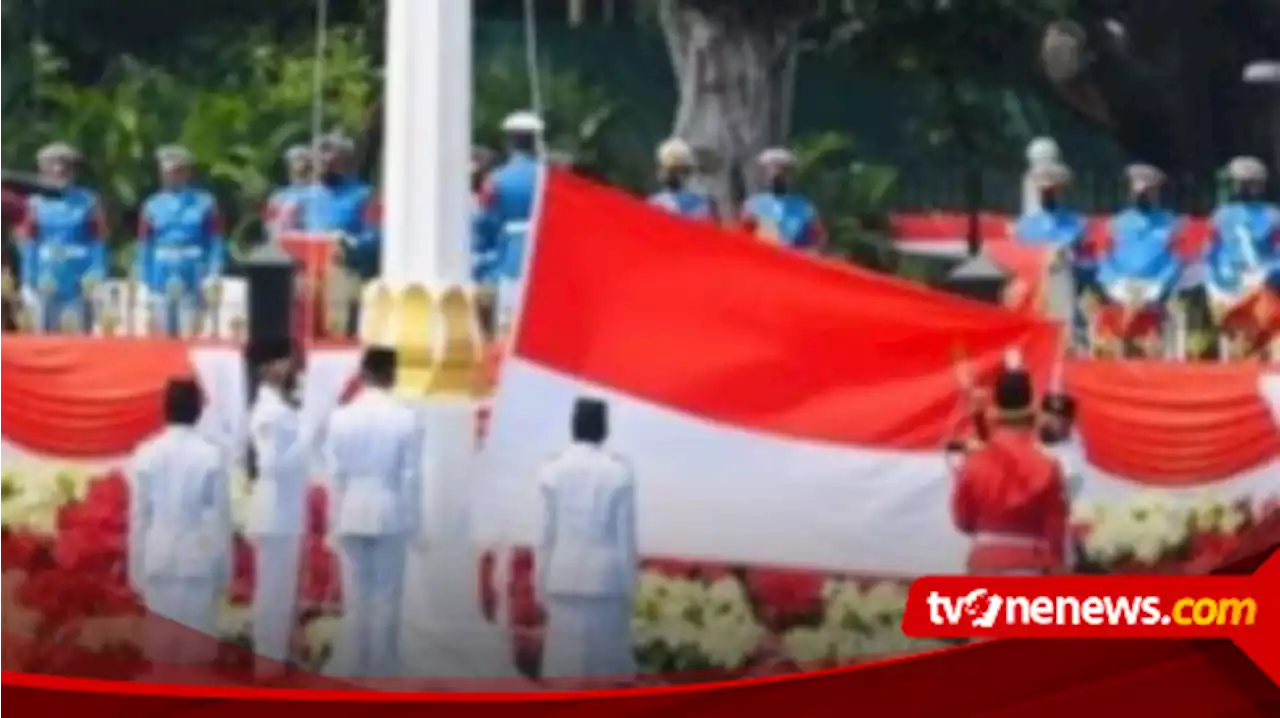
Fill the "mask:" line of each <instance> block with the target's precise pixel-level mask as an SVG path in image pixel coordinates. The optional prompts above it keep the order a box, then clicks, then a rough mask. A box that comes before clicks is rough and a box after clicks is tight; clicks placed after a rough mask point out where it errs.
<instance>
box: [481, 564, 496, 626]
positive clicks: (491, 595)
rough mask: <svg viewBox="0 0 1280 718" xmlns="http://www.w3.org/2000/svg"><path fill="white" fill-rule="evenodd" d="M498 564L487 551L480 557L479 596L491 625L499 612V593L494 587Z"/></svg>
mask: <svg viewBox="0 0 1280 718" xmlns="http://www.w3.org/2000/svg"><path fill="white" fill-rule="evenodd" d="M497 563H498V561H497V559H496V558H494V555H493V552H492V551H485V552H484V554H483V555H481V556H480V572H479V575H478V576H477V579H478V580H479V586H477V591H478V593H477V596H478V597H479V599H480V611H481V613H483V614H484V618H485V620H486V621H489V622H490V623H492V622H493V620H494V618H495V617H496V616H497V612H498V592H497V591H496V590H494V587H493V582H494V569H495V568H496V567H497Z"/></svg>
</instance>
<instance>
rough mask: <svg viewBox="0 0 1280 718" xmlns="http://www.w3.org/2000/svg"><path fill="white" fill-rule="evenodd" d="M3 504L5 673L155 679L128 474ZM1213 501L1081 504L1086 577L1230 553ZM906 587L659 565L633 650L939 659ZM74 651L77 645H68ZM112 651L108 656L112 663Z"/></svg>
mask: <svg viewBox="0 0 1280 718" xmlns="http://www.w3.org/2000/svg"><path fill="white" fill-rule="evenodd" d="M0 496H2V498H3V511H2V515H3V533H2V536H3V568H4V624H5V626H4V628H5V633H6V637H7V638H8V637H15V636H16V637H21V638H25V639H29V640H24V641H21V642H20V645H17V646H16V647H14V642H13V641H7V642H6V647H5V648H6V650H5V656H4V667H5V668H6V669H17V670H28V671H39V672H47V673H62V674H75V675H83V674H85V673H86V672H87V671H88V669H86V668H85V665H87V664H86V663H85V662H84V661H83V652H84V650H87V651H90V652H93V653H96V655H98V656H99V660H98V661H97V662H96V663H95V664H94V665H96V666H98V668H96V669H94V671H88V672H95V671H96V672H95V675H97V674H100V673H101V672H102V671H101V666H102V665H109V666H111V667H112V668H111V675H109V676H103V677H116V678H120V677H129V676H130V675H136V674H137V673H139V672H142V671H144V670H146V665H145V661H144V660H142V657H141V653H140V651H139V649H138V647H137V642H138V638H139V636H138V635H137V633H138V623H137V617H138V616H139V615H141V613H142V608H141V606H140V605H139V602H138V600H137V597H136V596H135V595H134V594H133V592H132V590H131V589H130V587H129V585H128V582H127V571H126V570H125V560H126V559H125V555H126V546H125V543H126V532H127V525H126V524H127V516H128V486H127V483H126V481H125V479H124V478H123V477H122V476H121V475H120V474H118V473H108V474H104V475H97V476H94V475H88V474H71V473H61V474H56V475H42V476H35V475H30V476H23V475H16V474H6V475H5V476H4V477H3V481H2V482H0ZM248 496H249V485H248V482H247V481H246V480H245V479H244V478H243V477H240V478H237V479H236V480H235V483H234V486H233V490H232V497H233V498H232V511H233V515H234V516H235V517H236V521H237V525H238V526H243V518H244V516H245V513H246V511H247V509H248ZM308 502H309V506H308V532H307V536H306V539H305V542H304V561H303V564H302V566H301V569H300V570H301V571H302V574H301V576H300V581H299V595H298V598H299V602H300V608H301V610H300V612H299V626H298V631H297V634H296V637H295V640H296V651H297V654H298V656H299V657H300V658H301V660H302V661H303V662H304V663H305V664H306V665H308V666H310V667H312V668H319V667H321V666H322V665H323V663H324V661H325V660H327V658H328V656H329V655H330V654H331V653H332V646H333V641H334V637H335V636H336V634H337V622H338V617H339V615H340V612H341V591H340V587H339V581H338V572H337V566H336V560H335V557H334V556H333V554H332V552H331V551H330V550H329V549H328V547H327V546H325V544H324V541H323V535H324V529H325V515H324V514H325V509H326V505H327V504H326V501H325V496H324V491H323V489H322V488H320V487H315V488H313V490H312V491H311V493H310V495H309V497H308ZM1274 508H1275V504H1274V502H1273V503H1272V504H1271V505H1268V506H1262V507H1258V509H1257V510H1253V509H1252V508H1251V507H1250V506H1248V505H1246V504H1243V503H1227V502H1222V501H1218V500H1216V499H1214V498H1212V497H1208V496H1206V497H1205V499H1204V500H1203V501H1201V502H1200V503H1198V504H1197V505H1195V506H1194V507H1192V508H1191V509H1177V508H1174V507H1173V506H1171V505H1168V504H1165V503H1163V502H1161V501H1159V500H1157V499H1145V498H1144V499H1140V500H1137V501H1135V502H1133V503H1131V504H1125V505H1104V506H1097V505H1094V506H1080V507H1077V510H1076V512H1075V516H1074V518H1073V532H1074V536H1075V537H1076V539H1077V544H1078V546H1079V554H1080V558H1081V568H1082V570H1086V571H1090V572H1126V573H1132V572H1141V573H1155V572H1177V571H1185V570H1188V568H1189V567H1193V566H1199V565H1206V564H1208V565H1212V564H1213V562H1214V561H1215V559H1218V560H1220V559H1221V558H1223V557H1225V556H1226V555H1228V554H1229V553H1230V552H1231V551H1232V550H1233V549H1234V548H1235V547H1236V546H1237V545H1238V544H1239V542H1240V538H1241V536H1242V535H1243V534H1244V533H1245V532H1247V531H1248V530H1249V528H1250V527H1251V526H1253V525H1254V523H1255V521H1256V520H1257V518H1258V517H1259V516H1260V515H1261V514H1260V513H1259V512H1264V511H1269V510H1273V509H1274ZM234 550H235V571H234V578H233V580H232V582H231V585H230V586H229V587H228V591H227V601H226V603H225V605H224V607H223V610H222V613H221V616H220V622H219V623H220V632H221V633H222V637H223V638H225V639H227V641H228V643H227V649H226V650H225V651H224V655H223V658H224V662H225V663H226V667H227V668H228V669H229V670H241V669H245V668H247V665H246V662H247V660H248V657H249V656H250V655H251V654H250V653H249V651H248V650H238V649H251V647H252V646H251V637H250V636H251V631H250V628H251V624H250V622H251V616H250V612H249V609H248V602H249V600H250V598H251V596H252V595H253V579H254V567H253V549H252V547H251V545H250V544H249V542H248V541H246V540H245V539H244V537H243V536H242V535H240V534H239V533H237V536H236V538H235V549H234ZM509 558H510V565H509V568H510V570H509V571H508V572H506V573H507V576H508V578H509V581H508V584H507V586H506V587H505V593H504V594H503V597H504V599H505V602H504V605H505V608H506V610H505V612H504V613H505V619H506V620H508V621H509V622H510V625H511V628H512V637H513V641H512V646H513V651H514V654H515V658H516V660H517V662H518V664H519V665H520V666H521V668H522V670H523V671H524V672H525V673H527V674H529V675H531V676H536V675H537V673H538V663H539V658H540V654H541V646H542V633H543V625H544V622H545V613H544V611H543V609H542V606H541V605H540V603H539V601H538V597H537V595H536V591H535V588H534V580H533V576H534V557H533V554H532V552H531V551H529V550H528V549H516V550H514V551H512V552H511V553H510V554H509ZM495 563H496V558H495V557H494V556H493V555H492V554H487V555H485V556H484V557H482V559H481V562H480V567H479V571H478V573H479V578H480V580H479V600H480V601H481V606H482V608H483V609H484V610H485V612H486V615H488V616H489V617H490V619H491V620H497V614H498V613H499V611H498V610H497V609H498V604H499V601H498V600H497V597H498V595H499V593H498V587H497V586H495V578H494V577H495V575H496V573H497V572H495V571H494V565H495ZM906 595H907V585H906V581H905V580H903V579H887V578H880V579H877V578H872V577H861V576H841V575H831V574H824V573H820V572H815V571H802V570H785V569H771V568H760V567H742V566H727V565H716V564H709V563H690V562H684V561H672V560H649V561H646V562H645V563H644V565H643V569H642V573H641V576H640V585H639V591H638V595H637V599H636V609H635V616H634V618H633V623H632V627H633V635H634V640H635V650H636V655H637V657H638V659H639V661H640V664H641V667H642V669H643V670H644V671H645V672H646V673H650V674H659V673H660V674H664V676H670V675H691V676H697V677H699V678H706V677H721V678H723V677H733V676H743V675H760V674H770V673H779V672H786V671H791V670H796V668H797V667H798V666H801V665H803V666H805V667H806V668H809V667H814V666H819V667H820V666H832V665H840V664H846V663H851V662H858V661H865V660H871V659H880V658H884V657H886V656H892V655H902V654H907V653H913V652H919V651H925V650H931V649H933V648H936V647H939V646H940V645H941V644H939V643H937V642H931V641H919V640H913V639H910V638H907V637H906V636H904V635H902V633H901V631H900V629H899V626H900V624H901V616H902V611H903V608H904V605H905V602H906ZM74 647H78V648H79V649H83V650H81V651H79V652H77V651H73V650H70V649H71V648H74ZM102 656H111V660H109V661H103V660H101V657H102Z"/></svg>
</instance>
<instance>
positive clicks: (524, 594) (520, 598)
mask: <svg viewBox="0 0 1280 718" xmlns="http://www.w3.org/2000/svg"><path fill="white" fill-rule="evenodd" d="M509 557H510V558H509V559H508V560H509V563H508V566H509V567H510V569H509V573H508V581H507V586H506V591H505V595H506V601H507V604H506V608H507V614H508V616H509V617H510V620H511V625H512V626H520V627H530V626H541V625H542V624H543V622H544V621H545V616H544V614H543V609H542V605H541V604H540V603H539V602H538V596H537V590H536V587H535V584H534V580H535V572H534V555H533V550H532V549H529V548H517V549H514V550H512V552H511V553H510V554H509ZM478 569H479V581H480V587H479V593H480V606H481V610H482V611H483V612H484V615H485V617H486V618H488V619H489V620H490V621H492V620H495V618H496V616H497V612H498V595H499V594H498V588H497V582H498V579H497V558H496V557H495V556H494V554H493V553H492V552H485V554H484V555H482V556H481V557H480V564H479V567H478Z"/></svg>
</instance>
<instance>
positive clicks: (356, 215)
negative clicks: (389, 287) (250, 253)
mask: <svg viewBox="0 0 1280 718" xmlns="http://www.w3.org/2000/svg"><path fill="white" fill-rule="evenodd" d="M319 179H320V181H319V182H318V183H315V184H314V185H313V186H312V189H311V191H310V192H309V193H307V194H306V202H305V203H304V205H305V208H304V211H303V219H302V227H303V229H306V230H307V231H309V232H332V233H335V234H337V235H338V237H339V238H340V240H341V242H342V245H343V264H344V265H345V266H346V267H347V269H348V270H350V271H351V272H353V273H354V274H356V275H357V276H359V277H361V278H363V279H369V278H371V277H373V276H374V275H376V274H377V271H378V242H379V234H378V227H377V222H376V216H377V211H376V207H375V201H374V192H373V187H372V186H371V185H370V184H369V183H368V182H365V181H364V180H362V179H360V178H359V176H357V174H356V166H355V143H354V142H352V141H351V138H349V137H347V136H346V135H344V134H342V133H341V132H334V133H331V134H329V135H328V136H326V137H325V138H324V140H323V141H322V142H321V143H320V177H319Z"/></svg>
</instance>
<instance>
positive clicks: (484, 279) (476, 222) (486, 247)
mask: <svg viewBox="0 0 1280 718" xmlns="http://www.w3.org/2000/svg"><path fill="white" fill-rule="evenodd" d="M483 202H484V200H483V198H482V197H480V196H475V197H473V198H472V206H471V278H472V280H473V281H475V283H476V284H492V283H493V281H494V280H495V279H496V275H497V271H498V260H499V259H501V256H500V254H499V250H500V248H501V246H500V242H499V240H500V237H499V236H498V235H499V233H498V227H497V226H495V224H494V217H493V215H492V214H491V213H490V212H488V211H486V210H485V207H484V204H483Z"/></svg>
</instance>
